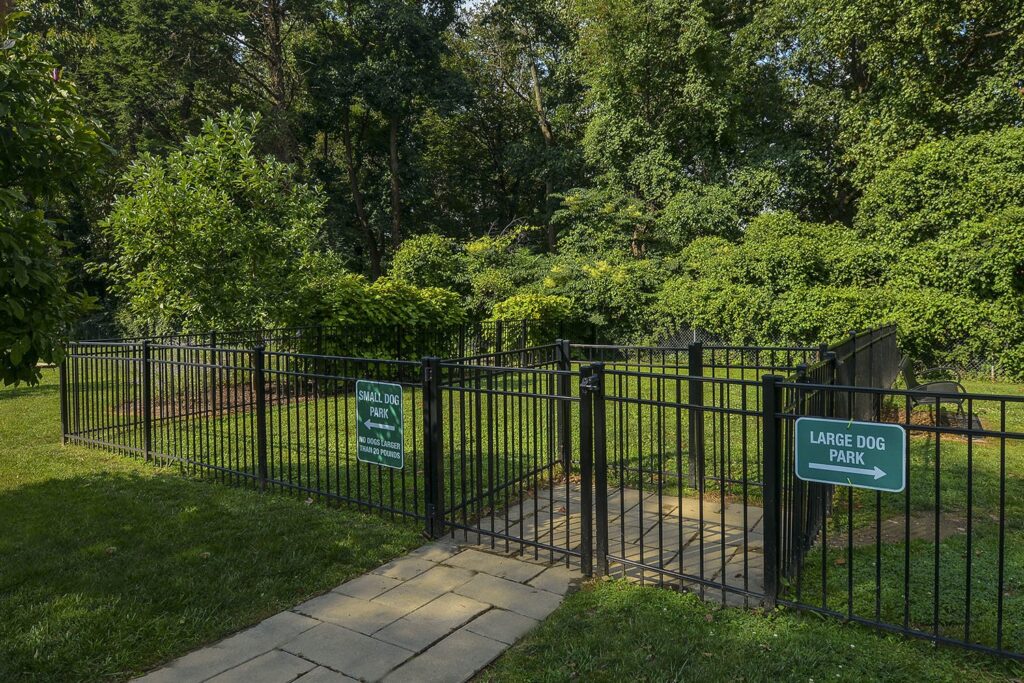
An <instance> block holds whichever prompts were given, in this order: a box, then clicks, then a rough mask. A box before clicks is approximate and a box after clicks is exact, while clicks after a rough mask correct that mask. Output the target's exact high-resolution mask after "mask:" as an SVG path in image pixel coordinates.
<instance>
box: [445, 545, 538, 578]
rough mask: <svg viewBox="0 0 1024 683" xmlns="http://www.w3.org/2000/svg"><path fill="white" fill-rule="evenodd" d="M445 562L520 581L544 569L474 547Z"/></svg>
mask: <svg viewBox="0 0 1024 683" xmlns="http://www.w3.org/2000/svg"><path fill="white" fill-rule="evenodd" d="M445 564H447V565H450V566H453V567H462V568H463V569H469V570H470V571H474V572H482V573H484V574H490V575H491V576H499V577H501V578H503V579H509V580H510V581H518V582H520V583H522V582H524V581H528V580H530V579H532V578H533V577H535V576H537V574H540V573H541V572H542V571H544V568H543V567H540V566H538V565H535V564H530V563H528V562H521V561H518V560H515V559H512V558H510V557H501V556H499V555H492V554H490V553H485V552H481V551H479V550H472V549H470V550H463V551H462V552H461V553H459V554H458V555H454V556H453V557H450V558H449V559H448V560H447V561H446V562H445Z"/></svg>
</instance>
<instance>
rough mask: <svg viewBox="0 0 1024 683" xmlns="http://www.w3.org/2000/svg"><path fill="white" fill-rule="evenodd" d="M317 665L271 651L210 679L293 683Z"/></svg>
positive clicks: (223, 682) (212, 681)
mask: <svg viewBox="0 0 1024 683" xmlns="http://www.w3.org/2000/svg"><path fill="white" fill-rule="evenodd" d="M314 667H316V664H313V663H312V662H309V661H306V660H305V659H302V658H301V657H296V656H295V655H292V654H288V653H287V652H284V651H282V650H271V651H270V652H267V653H265V654H262V655H260V656H259V657H256V658H255V659H250V660H249V661H248V662H246V663H245V664H241V665H239V666H236V667H235V668H234V669H228V670H227V671H225V672H224V673H222V674H218V675H217V676H214V677H213V678H211V679H210V683H251V681H259V683H291V681H293V680H295V678H296V677H297V676H299V675H301V674H304V673H306V672H307V671H309V670H310V669H313V668H314Z"/></svg>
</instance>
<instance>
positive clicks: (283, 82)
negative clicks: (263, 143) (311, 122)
mask: <svg viewBox="0 0 1024 683" xmlns="http://www.w3.org/2000/svg"><path fill="white" fill-rule="evenodd" d="M263 9H264V12H263V27H264V31H266V41H267V52H266V62H267V73H268V74H269V76H270V97H271V102H270V108H271V112H272V117H273V119H274V121H273V126H274V129H275V133H276V135H275V141H274V155H275V156H276V157H277V158H278V159H279V160H281V161H285V162H287V161H291V159H292V155H293V152H294V148H295V145H294V144H293V142H294V141H293V140H292V137H291V130H290V127H289V125H288V117H287V114H288V99H289V98H288V75H287V73H286V72H285V69H286V65H285V57H284V38H283V32H282V26H283V24H284V15H285V9H284V3H283V0H266V4H265V5H264V8H263Z"/></svg>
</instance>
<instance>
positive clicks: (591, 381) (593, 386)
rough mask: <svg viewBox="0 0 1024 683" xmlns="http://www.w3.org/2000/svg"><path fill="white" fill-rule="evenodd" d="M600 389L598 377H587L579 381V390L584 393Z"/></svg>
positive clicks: (599, 378)
mask: <svg viewBox="0 0 1024 683" xmlns="http://www.w3.org/2000/svg"><path fill="white" fill-rule="evenodd" d="M600 388H601V377H600V376H599V375H590V376H589V377H583V378H581V379H580V389H581V390H585V391H597V390H598V389H600Z"/></svg>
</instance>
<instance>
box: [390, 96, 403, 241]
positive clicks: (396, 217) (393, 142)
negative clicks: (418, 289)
mask: <svg viewBox="0 0 1024 683" xmlns="http://www.w3.org/2000/svg"><path fill="white" fill-rule="evenodd" d="M388 146H389V148H390V150H389V151H390V154H389V157H388V164H389V166H390V167H391V241H392V244H394V245H395V248H396V249H397V248H398V247H399V246H401V244H402V189H401V186H400V185H399V178H398V114H392V115H391V127H390V135H389V141H388Z"/></svg>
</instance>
